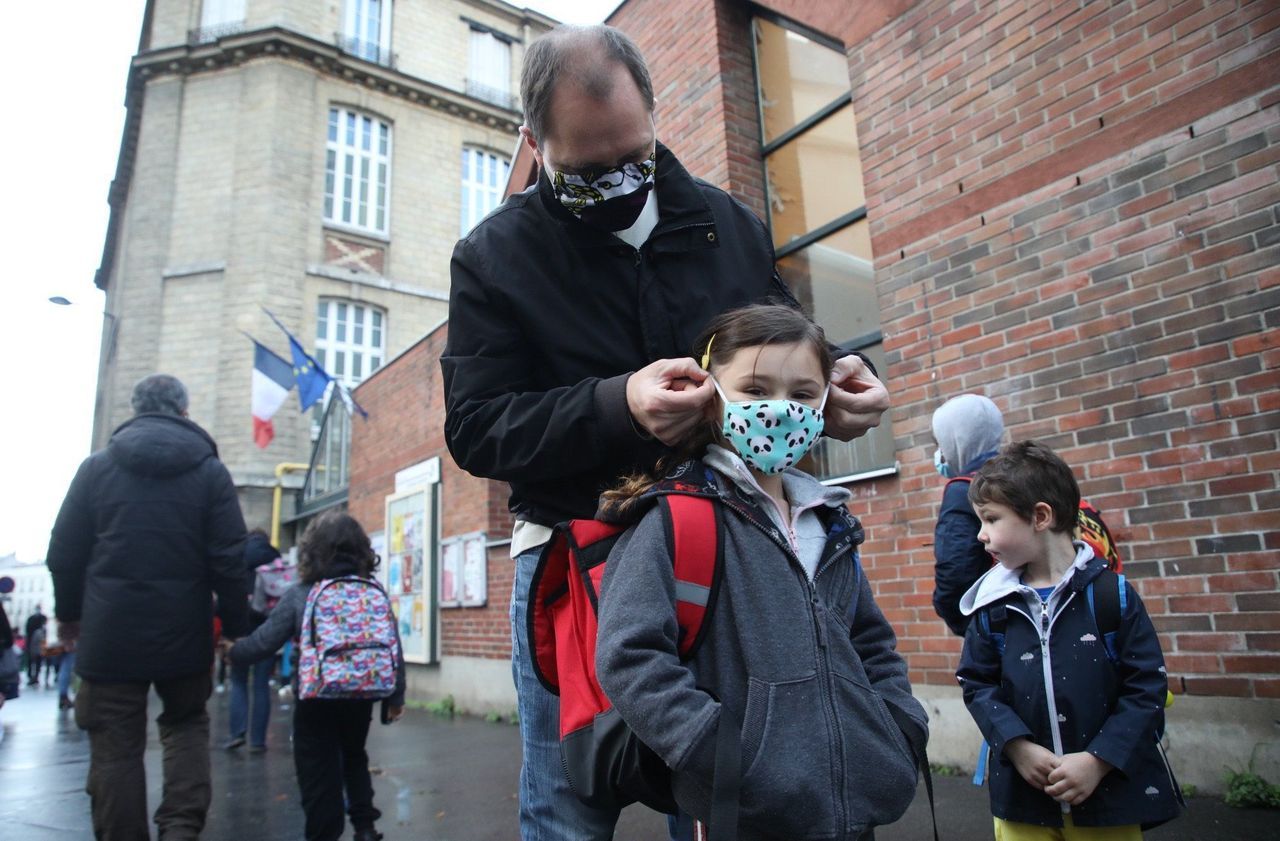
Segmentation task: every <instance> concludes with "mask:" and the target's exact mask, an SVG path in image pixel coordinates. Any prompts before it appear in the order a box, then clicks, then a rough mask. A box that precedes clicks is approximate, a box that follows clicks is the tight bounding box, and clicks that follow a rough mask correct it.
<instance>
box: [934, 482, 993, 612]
mask: <svg viewBox="0 0 1280 841" xmlns="http://www.w3.org/2000/svg"><path fill="white" fill-rule="evenodd" d="M981 529H982V522H981V521H980V520H979V519H978V515H977V514H974V513H973V508H972V506H970V505H969V483H968V482H952V483H950V484H948V485H947V487H946V490H944V491H943V492H942V508H941V509H940V510H939V511H938V523H937V525H936V526H935V527H934V529H933V560H934V567H933V609H934V612H936V613H937V614H938V615H939V616H940V617H942V620H943V621H944V622H946V623H947V627H948V628H950V629H951V633H953V634H955V635H956V636H959V637H962V636H964V632H965V629H966V628H968V627H969V617H967V616H965V615H964V614H963V613H961V612H960V597H961V596H963V595H964V594H965V592H966V591H967V590H968V589H969V588H970V587H972V586H973V583H974V582H975V581H977V580H978V579H979V578H981V577H982V574H983V573H984V572H986V571H987V570H988V569H990V568H991V556H990V555H988V554H987V550H986V548H985V547H983V545H982V544H981V543H979V542H978V532H979V531H980V530H981Z"/></svg>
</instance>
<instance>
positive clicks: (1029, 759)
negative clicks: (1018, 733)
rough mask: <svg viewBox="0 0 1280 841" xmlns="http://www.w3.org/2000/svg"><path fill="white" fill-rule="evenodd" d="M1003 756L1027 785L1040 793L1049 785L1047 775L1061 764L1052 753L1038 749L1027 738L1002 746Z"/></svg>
mask: <svg viewBox="0 0 1280 841" xmlns="http://www.w3.org/2000/svg"><path fill="white" fill-rule="evenodd" d="M1004 755H1005V756H1007V757H1009V761H1010V762H1012V763H1013V767H1014V768H1017V769H1018V773H1019V774H1021V775H1022V779H1024V780H1026V781H1027V784H1028V785H1030V786H1032V787H1033V788H1036V789H1038V790H1040V791H1044V790H1045V786H1047V785H1048V784H1049V775H1050V774H1052V773H1053V772H1054V770H1055V769H1056V768H1057V767H1058V765H1059V764H1060V763H1061V762H1062V759H1061V758H1059V757H1058V756H1057V755H1056V754H1055V753H1054V752H1053V751H1051V750H1046V749H1045V748H1042V747H1040V746H1039V745H1037V744H1036V743H1035V742H1033V741H1031V740H1030V739H1027V738H1019V739H1014V740H1012V741H1011V742H1009V743H1008V744H1006V745H1005V746H1004Z"/></svg>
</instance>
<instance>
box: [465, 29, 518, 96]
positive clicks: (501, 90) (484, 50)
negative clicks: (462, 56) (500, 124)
mask: <svg viewBox="0 0 1280 841" xmlns="http://www.w3.org/2000/svg"><path fill="white" fill-rule="evenodd" d="M467 95H468V96H474V97H475V98H476V99H483V100H484V101H485V102H492V103H493V104H494V105H499V106H501V107H503V108H509V109H513V110H514V109H515V107H516V103H515V99H514V97H512V96H511V41H510V40H509V39H507V38H504V37H501V36H499V35H497V34H495V33H494V32H492V31H490V30H487V29H476V28H475V27H472V29H471V61H470V64H469V65H468V69H467Z"/></svg>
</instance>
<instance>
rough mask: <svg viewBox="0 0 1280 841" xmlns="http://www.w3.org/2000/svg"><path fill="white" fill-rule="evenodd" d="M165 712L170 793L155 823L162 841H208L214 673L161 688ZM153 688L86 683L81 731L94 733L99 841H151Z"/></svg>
mask: <svg viewBox="0 0 1280 841" xmlns="http://www.w3.org/2000/svg"><path fill="white" fill-rule="evenodd" d="M155 687H156V692H157V693H158V694H159V695H160V700H161V701H162V702H163V704H164V711H163V712H161V713H160V715H159V716H158V717H157V718H156V723H157V724H159V725H160V744H161V746H162V747H163V750H164V764H163V766H162V767H163V773H164V790H163V794H162V797H161V800H160V807H159V808H158V809H156V815H155V821H156V826H157V827H158V828H159V830H160V839H161V841H187V839H196V838H199V836H200V830H201V829H203V828H204V821H205V815H206V814H207V813H208V811H209V799H210V784H209V715H208V713H207V712H206V711H205V702H206V701H207V700H208V699H209V691H210V689H211V688H212V684H211V682H210V679H209V674H208V672H202V673H200V674H197V675H191V676H189V677H183V678H175V679H173V680H164V681H157V682H156V684H155ZM149 690H150V684H148V683H105V682H102V681H90V680H81V683H80V692H79V693H78V694H77V695H76V724H78V725H79V726H80V728H81V729H82V730H86V731H88V733H89V780H88V783H87V785H86V786H85V790H86V791H88V793H89V797H90V800H91V809H92V812H93V834H94V837H95V838H97V839H98V841H146V839H148V838H149V837H150V832H149V828H148V826H147V780H146V774H145V771H144V770H143V765H142V755H143V751H145V750H146V747H147V694H148V691H149Z"/></svg>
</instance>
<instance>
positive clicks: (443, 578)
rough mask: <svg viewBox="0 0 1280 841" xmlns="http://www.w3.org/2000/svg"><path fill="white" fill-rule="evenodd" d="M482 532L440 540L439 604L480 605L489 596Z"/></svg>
mask: <svg viewBox="0 0 1280 841" xmlns="http://www.w3.org/2000/svg"><path fill="white" fill-rule="evenodd" d="M486 552H487V549H486V539H485V533H484V532H481V531H477V532H471V533H470V534H462V535H458V536H457V537H447V538H445V539H444V540H441V541H440V607H442V608H445V607H484V606H485V603H486V602H487V601H488V597H489V575H488V563H487V555H486Z"/></svg>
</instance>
